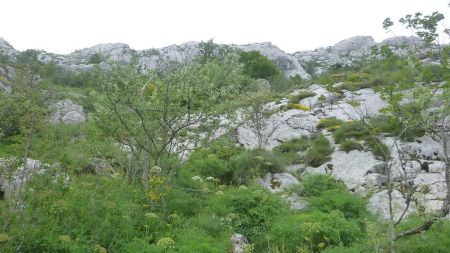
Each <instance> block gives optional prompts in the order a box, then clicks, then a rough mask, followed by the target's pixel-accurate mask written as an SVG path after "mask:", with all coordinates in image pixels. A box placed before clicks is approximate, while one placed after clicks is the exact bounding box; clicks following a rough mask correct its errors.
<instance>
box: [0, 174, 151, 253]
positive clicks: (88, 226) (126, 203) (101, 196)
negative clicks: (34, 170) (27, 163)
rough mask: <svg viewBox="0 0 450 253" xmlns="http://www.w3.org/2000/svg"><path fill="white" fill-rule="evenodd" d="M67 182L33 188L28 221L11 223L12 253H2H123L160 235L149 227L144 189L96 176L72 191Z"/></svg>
mask: <svg viewBox="0 0 450 253" xmlns="http://www.w3.org/2000/svg"><path fill="white" fill-rule="evenodd" d="M63 179H64V177H62V178H61V180H55V177H50V175H42V176H40V177H35V178H34V179H33V180H32V181H30V182H28V187H29V188H28V189H29V190H28V191H27V192H26V194H25V198H24V201H25V202H26V203H27V205H26V207H25V209H24V212H23V220H21V221H19V220H16V219H6V220H9V222H12V223H11V224H10V225H11V226H10V227H9V229H8V231H6V232H7V233H8V234H9V235H10V237H11V238H12V239H11V240H10V242H9V243H8V246H7V248H3V249H2V248H1V247H2V246H1V245H0V249H1V251H2V252H14V251H15V249H17V248H18V247H20V249H21V250H20V251H21V252H92V250H93V248H94V247H95V246H96V245H100V246H103V247H106V248H107V250H108V252H122V251H123V250H122V249H123V248H124V247H125V245H127V244H128V243H129V240H130V238H133V237H136V238H142V237H147V236H149V235H150V234H151V233H152V232H154V231H155V229H156V228H155V227H149V228H148V229H145V227H144V225H145V224H146V219H145V215H144V214H145V213H146V205H145V204H146V197H145V193H144V191H143V189H142V188H141V187H139V186H136V185H131V184H128V183H127V182H126V181H123V180H120V179H110V178H101V177H100V178H99V177H94V176H82V177H80V178H77V177H73V178H72V183H71V184H70V187H68V185H67V183H68V182H67V181H66V180H63ZM31 189H32V190H31ZM4 215H5V214H4ZM11 215H13V217H14V214H11ZM18 222H20V223H18ZM2 223H3V219H2V221H0V225H2V227H4V226H3V225H5V224H2ZM10 249H11V250H10ZM13 249H14V250H13Z"/></svg>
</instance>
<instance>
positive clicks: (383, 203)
mask: <svg viewBox="0 0 450 253" xmlns="http://www.w3.org/2000/svg"><path fill="white" fill-rule="evenodd" d="M367 208H368V210H369V212H371V213H372V214H375V215H378V216H379V217H380V218H382V219H385V220H387V219H389V218H390V212H389V195H388V191H387V190H383V191H380V192H378V193H376V194H374V195H373V196H372V197H371V198H370V199H369V203H368V206H367ZM405 209H406V200H405V198H404V197H403V196H402V194H401V193H400V192H399V191H397V190H394V191H393V192H392V211H393V216H394V220H395V221H397V220H398V219H399V218H400V216H401V214H402V213H403V212H404V210H405ZM416 211H417V210H416V207H415V206H414V205H411V206H410V207H409V208H408V210H407V211H406V214H405V217H407V216H408V215H410V214H412V213H414V212H416Z"/></svg>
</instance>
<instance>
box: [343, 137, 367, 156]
mask: <svg viewBox="0 0 450 253" xmlns="http://www.w3.org/2000/svg"><path fill="white" fill-rule="evenodd" d="M363 149H364V147H363V146H362V145H361V143H359V142H357V141H352V140H345V141H342V142H341V144H340V150H342V151H345V152H347V153H348V152H350V151H352V150H359V151H361V150H363Z"/></svg>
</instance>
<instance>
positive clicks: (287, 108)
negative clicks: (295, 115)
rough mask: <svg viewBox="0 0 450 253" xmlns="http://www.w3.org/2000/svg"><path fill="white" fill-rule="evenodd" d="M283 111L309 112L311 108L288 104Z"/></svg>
mask: <svg viewBox="0 0 450 253" xmlns="http://www.w3.org/2000/svg"><path fill="white" fill-rule="evenodd" d="M284 109H285V110H286V111H287V110H292V109H295V110H301V111H309V110H311V108H309V107H308V106H306V105H302V104H294V103H288V104H287V105H286V106H285V107H284Z"/></svg>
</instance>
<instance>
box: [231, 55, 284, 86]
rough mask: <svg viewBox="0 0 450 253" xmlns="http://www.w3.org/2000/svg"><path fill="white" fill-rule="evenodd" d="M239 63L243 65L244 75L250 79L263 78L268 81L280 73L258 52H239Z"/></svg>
mask: <svg viewBox="0 0 450 253" xmlns="http://www.w3.org/2000/svg"><path fill="white" fill-rule="evenodd" d="M239 62H241V63H242V64H243V65H244V69H243V72H244V74H246V75H248V76H250V77H252V78H263V79H267V80H269V81H270V80H273V78H274V77H275V76H277V75H278V74H279V73H280V71H279V70H278V68H277V66H275V64H273V63H272V62H271V61H270V60H269V59H267V57H265V56H264V55H262V54H261V53H260V52H258V51H249V52H245V51H242V52H240V53H239Z"/></svg>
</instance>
